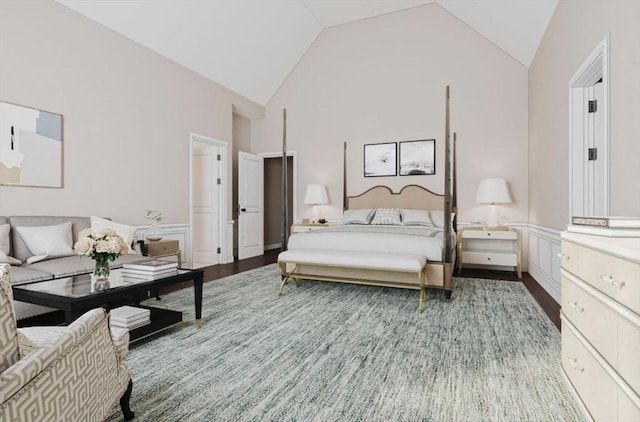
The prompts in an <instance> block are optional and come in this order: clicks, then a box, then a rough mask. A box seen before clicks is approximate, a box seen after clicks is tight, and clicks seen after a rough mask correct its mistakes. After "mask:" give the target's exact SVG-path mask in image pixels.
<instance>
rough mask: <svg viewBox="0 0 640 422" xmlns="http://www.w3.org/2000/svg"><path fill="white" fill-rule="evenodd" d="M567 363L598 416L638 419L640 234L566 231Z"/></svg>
mask: <svg viewBox="0 0 640 422" xmlns="http://www.w3.org/2000/svg"><path fill="white" fill-rule="evenodd" d="M561 238H562V253H561V255H560V258H561V259H562V267H561V270H560V272H561V276H562V303H561V308H562V311H561V315H560V318H561V320H562V371H563V373H564V375H565V378H566V380H567V381H568V384H569V386H570V388H571V389H572V391H573V392H574V394H576V395H577V397H578V398H579V399H580V402H581V403H582V405H583V409H584V410H585V412H586V413H587V414H588V415H589V417H590V418H592V419H593V420H595V421H620V422H622V421H629V422H638V421H640V238H613V237H604V236H589V235H583V234H577V233H570V232H563V233H562V235H561Z"/></svg>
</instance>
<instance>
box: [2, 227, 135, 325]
mask: <svg viewBox="0 0 640 422" xmlns="http://www.w3.org/2000/svg"><path fill="white" fill-rule="evenodd" d="M67 223H70V226H71V227H70V230H71V236H70V240H71V247H73V245H74V244H75V243H76V242H77V240H78V237H79V236H78V235H79V233H80V232H81V231H82V230H84V229H86V228H91V227H92V226H93V228H96V227H95V226H96V225H98V224H99V225H100V228H104V227H105V225H106V226H109V227H110V228H113V229H114V230H115V231H116V233H118V234H119V235H120V236H122V237H123V238H124V239H125V241H127V243H129V244H131V243H132V242H133V236H134V232H135V230H136V228H135V227H132V226H127V225H125V224H120V223H116V222H110V220H109V219H103V218H99V217H59V216H10V217H3V216H0V258H2V257H4V258H5V259H4V260H3V259H0V263H2V262H5V263H10V264H11V273H12V276H11V284H13V285H17V284H24V283H33V282H36V281H44V280H50V279H53V278H59V277H67V276H71V275H75V274H80V273H89V272H91V271H93V268H94V265H95V263H94V261H93V260H92V259H91V258H89V257H86V256H80V255H78V254H76V253H75V252H73V251H72V252H68V251H66V250H65V251H62V252H60V253H59V254H53V255H54V256H55V257H53V258H52V257H46V258H45V259H42V260H38V261H37V262H32V263H30V262H29V261H30V260H34V259H35V258H33V257H35V256H36V255H37V253H34V252H33V251H31V250H30V249H29V247H28V246H27V243H25V240H24V239H23V235H25V233H24V232H25V229H21V228H22V227H27V228H36V229H35V230H40V229H42V230H43V236H42V237H43V238H44V237H45V235H44V233H49V232H51V230H49V229H50V228H51V227H60V225H65V227H66V226H67V225H68V224H67ZM21 230H22V231H23V234H22V235H21V234H20V231H21ZM46 230H49V231H48V232H45V231H46ZM33 231H34V230H33V229H31V233H33ZM36 236H37V231H36ZM67 243H68V242H67ZM57 255H61V256H57ZM139 259H140V256H139V255H137V254H136V253H135V252H133V249H132V253H130V254H126V255H121V256H119V257H118V258H117V259H116V260H115V261H113V262H111V263H110V264H109V266H110V267H111V268H118V267H121V266H122V264H124V263H125V262H132V261H135V260H139ZM15 308H16V318H17V319H18V320H20V319H23V318H27V317H31V316H35V315H39V314H42V313H46V312H49V311H51V309H50V308H46V307H43V306H39V305H32V304H26V303H23V302H18V301H16V302H15Z"/></svg>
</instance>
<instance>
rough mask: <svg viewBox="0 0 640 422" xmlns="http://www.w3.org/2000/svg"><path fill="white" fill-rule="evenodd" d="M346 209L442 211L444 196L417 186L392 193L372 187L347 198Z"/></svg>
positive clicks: (383, 188)
mask: <svg viewBox="0 0 640 422" xmlns="http://www.w3.org/2000/svg"><path fill="white" fill-rule="evenodd" d="M346 208H347V209H357V208H412V209H423V210H438V209H440V210H442V209H444V195H440V194H438V193H435V192H431V191H430V190H429V189H426V188H423V187H422V186H418V185H407V186H405V187H403V188H402V189H401V190H400V192H398V193H394V192H393V191H392V190H391V188H389V187H388V186H382V185H378V186H374V187H372V188H371V189H369V190H367V191H365V192H363V193H361V194H359V195H355V196H348V197H347V207H346Z"/></svg>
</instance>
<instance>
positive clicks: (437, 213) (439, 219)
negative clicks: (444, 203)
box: [429, 210, 456, 227]
mask: <svg viewBox="0 0 640 422" xmlns="http://www.w3.org/2000/svg"><path fill="white" fill-rule="evenodd" d="M429 216H430V217H431V221H432V222H433V224H434V225H435V226H436V227H444V210H430V211H429ZM455 216H456V213H455V212H452V213H451V221H453V217H455Z"/></svg>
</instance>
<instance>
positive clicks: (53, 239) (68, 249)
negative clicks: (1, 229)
mask: <svg viewBox="0 0 640 422" xmlns="http://www.w3.org/2000/svg"><path fill="white" fill-rule="evenodd" d="M15 230H16V231H17V232H18V234H19V235H20V237H22V240H24V243H25V244H26V245H27V247H28V248H29V251H30V252H31V253H32V256H30V257H29V258H27V263H28V264H31V263H34V262H38V261H43V260H45V259H52V258H60V257H63V256H70V255H74V254H75V252H74V251H73V236H72V234H71V222H70V221H67V222H66V223H62V224H56V225H54V226H16V227H15Z"/></svg>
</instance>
